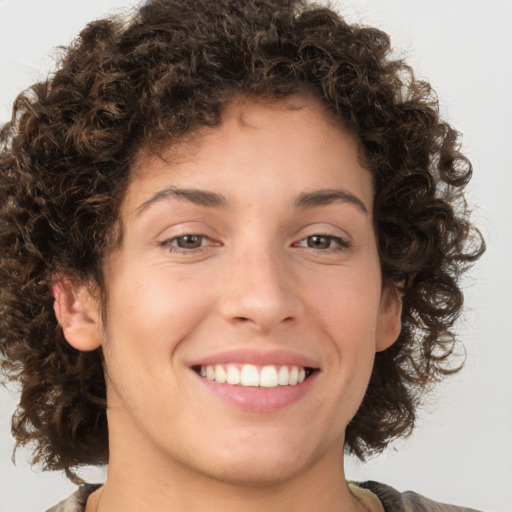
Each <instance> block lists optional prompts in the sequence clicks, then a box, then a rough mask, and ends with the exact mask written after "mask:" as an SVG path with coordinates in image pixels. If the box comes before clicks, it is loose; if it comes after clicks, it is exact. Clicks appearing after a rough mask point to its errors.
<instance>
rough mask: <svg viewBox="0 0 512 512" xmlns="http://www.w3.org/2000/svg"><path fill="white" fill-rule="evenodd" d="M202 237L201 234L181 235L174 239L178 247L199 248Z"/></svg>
mask: <svg viewBox="0 0 512 512" xmlns="http://www.w3.org/2000/svg"><path fill="white" fill-rule="evenodd" d="M203 239H204V236H203V235H183V236H179V237H177V238H175V239H174V240H175V242H176V245H177V246H178V247H179V248H180V249H199V247H201V245H202V244H203Z"/></svg>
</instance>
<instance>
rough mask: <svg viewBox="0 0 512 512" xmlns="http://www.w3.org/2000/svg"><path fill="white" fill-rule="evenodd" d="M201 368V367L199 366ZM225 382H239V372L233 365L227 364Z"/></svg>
mask: <svg viewBox="0 0 512 512" xmlns="http://www.w3.org/2000/svg"><path fill="white" fill-rule="evenodd" d="M201 368H203V367H201ZM226 382H227V383H228V384H234V385H236V384H240V372H239V371H238V368H237V367H236V366H235V365H232V364H228V371H227V376H226Z"/></svg>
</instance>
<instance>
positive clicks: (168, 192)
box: [135, 187, 228, 216]
mask: <svg viewBox="0 0 512 512" xmlns="http://www.w3.org/2000/svg"><path fill="white" fill-rule="evenodd" d="M170 197H172V198H176V199H180V200H184V201H188V202H190V203H193V204H197V205H199V206H206V207H208V208H227V207H228V200H227V199H226V198H225V197H224V196H222V195H220V194H216V193H215V192H210V191H207V190H200V189H196V188H176V187H166V188H164V189H162V190H159V191H158V192H157V193H156V194H154V195H153V196H152V197H150V198H149V199H148V200H147V201H144V203H142V204H141V205H140V206H139V207H137V209H136V210H135V214H136V216H139V215H141V214H142V213H144V212H145V211H146V210H147V209H148V208H149V207H150V206H151V205H153V204H155V203H157V202H159V201H163V200H165V199H168V198H170Z"/></svg>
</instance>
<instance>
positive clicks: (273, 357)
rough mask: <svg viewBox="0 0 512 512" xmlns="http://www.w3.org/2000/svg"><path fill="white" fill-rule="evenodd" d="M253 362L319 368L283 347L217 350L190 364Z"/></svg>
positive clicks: (305, 357) (264, 364)
mask: <svg viewBox="0 0 512 512" xmlns="http://www.w3.org/2000/svg"><path fill="white" fill-rule="evenodd" d="M229 363H238V364H253V365H255V366H268V365H276V366H284V365H289V366H302V367H304V368H315V369H318V368H319V364H318V363H317V362H315V361H314V360H313V359H311V358H309V357H307V356H304V355H302V354H298V353H296V352H293V351H289V350H284V349H273V350H261V349H247V348H246V349H232V350H226V351H223V352H217V353H216V354H211V355H209V356H206V357H204V358H201V359H198V360H196V361H194V362H193V363H192V364H191V365H190V366H192V367H194V366H210V365H215V364H229Z"/></svg>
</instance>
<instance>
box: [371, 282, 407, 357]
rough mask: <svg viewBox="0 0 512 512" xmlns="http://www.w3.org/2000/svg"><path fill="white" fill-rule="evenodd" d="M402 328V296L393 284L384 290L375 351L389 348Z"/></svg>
mask: <svg viewBox="0 0 512 512" xmlns="http://www.w3.org/2000/svg"><path fill="white" fill-rule="evenodd" d="M401 330H402V296H401V294H400V292H399V291H398V290H397V289H396V288H395V287H394V286H392V285H388V286H386V287H385V288H384V289H383V290H382V297H381V302H380V309H379V318H378V320H377V331H376V337H375V351H376V352H381V351H382V350H386V349H387V348H389V347H390V346H391V345H393V343H395V341H396V340H397V339H398V336H399V335H400V331H401Z"/></svg>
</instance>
